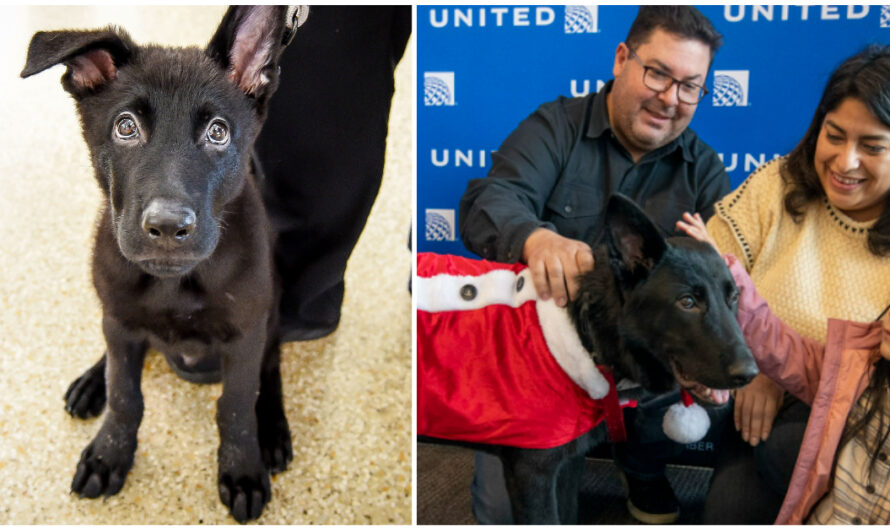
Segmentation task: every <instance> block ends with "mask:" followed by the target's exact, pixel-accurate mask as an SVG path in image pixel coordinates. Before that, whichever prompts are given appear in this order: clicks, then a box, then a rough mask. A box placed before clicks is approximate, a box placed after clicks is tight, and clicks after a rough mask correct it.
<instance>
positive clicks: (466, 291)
mask: <svg viewBox="0 0 890 530" xmlns="http://www.w3.org/2000/svg"><path fill="white" fill-rule="evenodd" d="M460 297H461V298H463V299H464V300H466V301H467V302H469V301H470V300H472V299H474V298H476V287H475V286H474V285H472V284H469V283H468V284H466V285H464V286H463V287H461V288H460Z"/></svg>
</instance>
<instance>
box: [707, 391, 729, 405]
mask: <svg viewBox="0 0 890 530" xmlns="http://www.w3.org/2000/svg"><path fill="white" fill-rule="evenodd" d="M711 399H713V400H714V403H716V404H718V405H722V404H724V403H726V402H727V401H729V390H715V389H713V388H712V389H711Z"/></svg>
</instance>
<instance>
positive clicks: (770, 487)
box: [702, 396, 810, 524]
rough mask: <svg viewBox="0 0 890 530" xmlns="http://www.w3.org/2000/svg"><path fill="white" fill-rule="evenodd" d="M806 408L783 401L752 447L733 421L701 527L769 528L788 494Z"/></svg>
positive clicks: (793, 401)
mask: <svg viewBox="0 0 890 530" xmlns="http://www.w3.org/2000/svg"><path fill="white" fill-rule="evenodd" d="M809 416H810V408H809V407H808V406H807V405H806V404H804V403H803V402H801V401H800V400H798V399H796V398H794V397H793V396H786V398H785V401H784V403H783V404H782V407H781V408H780V410H779V414H778V415H777V416H776V419H775V422H774V423H773V429H772V432H770V435H769V438H767V439H766V440H765V441H763V442H760V444H758V446H757V447H751V446H750V445H749V444H748V443H747V442H745V441H743V440H742V438H741V436H740V435H739V434H738V433H737V432H736V431H735V428H734V427H733V424H732V421H731V420H730V421H729V422H728V424H727V432H726V433H725V434H724V436H723V440H722V441H721V452H720V457H721V458H720V459H719V461H718V463H717V465H716V466H715V469H714V474H713V477H712V479H711V488H710V490H709V491H708V497H707V499H706V500H705V510H704V516H703V521H702V522H703V523H705V524H772V523H773V522H774V521H775V519H776V516H778V515H779V508H781V506H782V501H783V500H784V498H785V493H786V492H787V491H788V484H789V483H790V482H791V474H792V471H794V464H795V462H796V461H797V454H798V453H799V452H800V444H801V442H802V441H803V435H804V431H805V430H806V426H807V420H808V419H809Z"/></svg>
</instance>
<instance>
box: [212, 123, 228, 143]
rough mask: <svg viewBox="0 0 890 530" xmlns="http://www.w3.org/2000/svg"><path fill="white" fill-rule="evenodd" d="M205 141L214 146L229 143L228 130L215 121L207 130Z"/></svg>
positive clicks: (223, 124)
mask: <svg viewBox="0 0 890 530" xmlns="http://www.w3.org/2000/svg"><path fill="white" fill-rule="evenodd" d="M207 140H209V141H210V143H213V144H216V145H225V144H226V143H228V141H229V128H228V127H226V124H225V123H223V122H221V121H215V122H213V123H211V124H210V127H208V128H207Z"/></svg>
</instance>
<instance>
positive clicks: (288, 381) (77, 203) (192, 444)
mask: <svg viewBox="0 0 890 530" xmlns="http://www.w3.org/2000/svg"><path fill="white" fill-rule="evenodd" d="M222 12H223V8H221V7H209V6H208V7H197V8H185V7H175V8H169V7H168V8H158V7H155V8H139V9H136V8H126V7H112V6H108V7H101V8H72V7H64V8H43V9H38V8H13V7H0V44H2V50H3V52H2V53H0V94H2V103H0V227H2V229H0V303H2V308H0V522H2V523H24V524H27V523H48V524H53V523H94V524H105V523H124V524H127V523H141V524H169V523H179V524H192V523H234V520H233V519H231V518H230V517H229V516H228V514H227V511H226V509H225V508H224V507H223V505H222V504H221V503H220V501H219V498H218V494H217V490H216V485H215V481H216V461H215V460H216V447H217V444H218V434H217V430H216V425H215V422H214V415H215V410H216V403H215V400H216V398H217V397H218V395H219V393H220V390H221V386H220V385H209V386H197V385H192V384H190V383H187V382H185V381H182V380H180V379H179V378H177V377H176V376H175V375H174V374H173V373H172V372H171V370H170V369H169V368H168V367H167V365H166V363H165V362H164V361H163V360H162V359H161V358H160V356H158V355H157V354H153V355H150V356H149V358H148V360H147V363H146V369H145V373H144V376H143V384H142V388H143V392H144V395H145V405H146V408H145V416H144V419H143V422H142V427H141V429H140V431H139V448H138V450H137V454H136V461H135V465H134V466H133V469H132V470H131V471H130V474H129V476H128V478H127V483H126V485H125V486H124V488H123V490H122V491H121V493H120V494H118V495H116V496H114V497H111V498H108V499H107V500H104V501H103V500H85V499H84V500H81V499H78V498H76V497H75V496H73V495H71V494H69V487H70V482H71V477H72V473H73V471H74V468H75V465H76V463H77V460H78V457H79V454H80V451H81V450H82V448H83V447H84V446H85V445H86V444H87V443H88V442H89V441H90V439H91V438H92V436H93V435H94V433H95V432H96V430H97V429H98V427H99V425H100V423H99V422H100V421H101V420H96V419H93V420H88V421H81V420H75V419H72V418H71V417H69V416H68V415H67V414H66V413H65V412H64V410H63V402H62V395H63V393H64V391H65V389H66V388H67V386H68V384H69V382H70V381H71V380H73V379H74V378H75V377H77V376H78V375H79V374H80V373H81V372H82V371H83V370H85V369H86V368H87V367H89V366H90V365H92V364H93V363H94V362H95V361H96V360H98V358H99V356H100V354H101V352H102V351H103V347H104V341H103V338H102V334H101V329H100V309H99V306H98V302H97V300H96V296H95V294H94V292H93V289H92V285H91V283H90V279H89V264H88V262H89V255H90V247H91V238H92V231H93V226H94V223H95V212H96V206H97V204H98V203H99V201H100V193H99V191H98V189H97V187H96V184H95V183H94V179H93V176H92V170H91V168H90V166H89V161H88V158H87V155H86V150H85V148H84V146H83V140H82V139H81V136H80V132H79V127H78V124H77V119H76V117H75V113H74V106H73V103H72V101H71V100H70V98H69V97H68V96H67V94H66V93H65V92H64V91H63V90H62V88H61V86H60V84H59V77H60V76H61V74H62V68H61V67H57V68H55V69H53V70H50V71H48V72H45V73H44V74H41V75H38V76H35V77H33V78H30V79H28V80H22V79H19V77H18V74H19V72H20V71H21V69H22V66H23V65H24V61H25V52H26V49H27V43H28V40H29V39H30V36H31V35H32V34H33V32H34V31H36V30H39V29H53V28H63V27H95V26H99V25H105V24H107V23H115V24H120V25H121V26H123V27H125V28H127V29H128V30H129V31H130V33H131V35H132V36H133V37H134V39H135V40H136V41H137V42H143V43H144V42H160V43H164V44H170V45H189V44H198V45H203V44H204V43H205V42H206V41H207V40H208V39H209V37H210V35H211V33H212V31H213V29H214V28H215V27H216V24H217V22H218V21H219V19H220V17H221V15H222ZM412 64H413V44H409V49H408V51H407V52H406V55H405V57H404V59H403V60H402V62H401V65H400V67H399V69H398V70H397V72H396V86H397V91H396V96H395V98H394V101H393V111H392V117H391V122H390V137H389V139H388V153H387V159H386V173H385V176H384V180H383V186H382V188H381V191H380V194H379V196H378V198H377V202H376V204H375V206H374V210H373V211H372V213H371V218H370V220H369V222H368V225H367V227H366V229H365V231H364V233H363V235H362V238H361V239H360V240H359V244H358V246H357V247H356V249H355V252H354V254H353V256H352V258H351V260H350V262H349V267H348V269H347V277H346V282H347V283H346V299H345V302H344V306H343V317H342V320H341V323H340V327H339V329H338V330H337V331H336V332H335V333H334V334H333V335H331V336H329V337H327V338H324V339H321V340H317V341H313V342H307V343H291V344H289V345H287V346H286V347H285V348H284V350H283V365H282V373H283V379H284V381H283V383H284V393H285V407H286V412H287V416H288V419H289V421H290V424H291V430H292V432H293V442H294V448H295V455H294V461H293V462H292V463H291V465H290V468H289V470H288V471H286V472H284V473H283V474H280V475H278V476H277V477H275V478H274V480H273V482H272V490H273V498H272V501H271V502H270V504H269V505H268V506H267V507H266V510H265V512H264V513H263V516H262V517H261V518H260V519H259V521H258V522H260V523H270V524H271V523H288V524H309V523H339V524H362V523H389V524H410V522H411V436H410V432H411V430H410V422H411V372H410V370H411V311H410V309H411V299H410V296H409V294H408V292H407V291H406V284H407V280H408V275H409V273H410V256H409V252H408V250H407V249H406V246H405V242H406V238H407V235H408V227H409V225H410V219H411V188H412V178H413V172H412V168H411V160H412V157H411V152H412V149H411V141H412V140H411V138H412V136H411V127H412V123H413V120H412V117H411V108H412V105H411V98H412V94H411V84H412V79H413V77H412V72H411V68H412Z"/></svg>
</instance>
